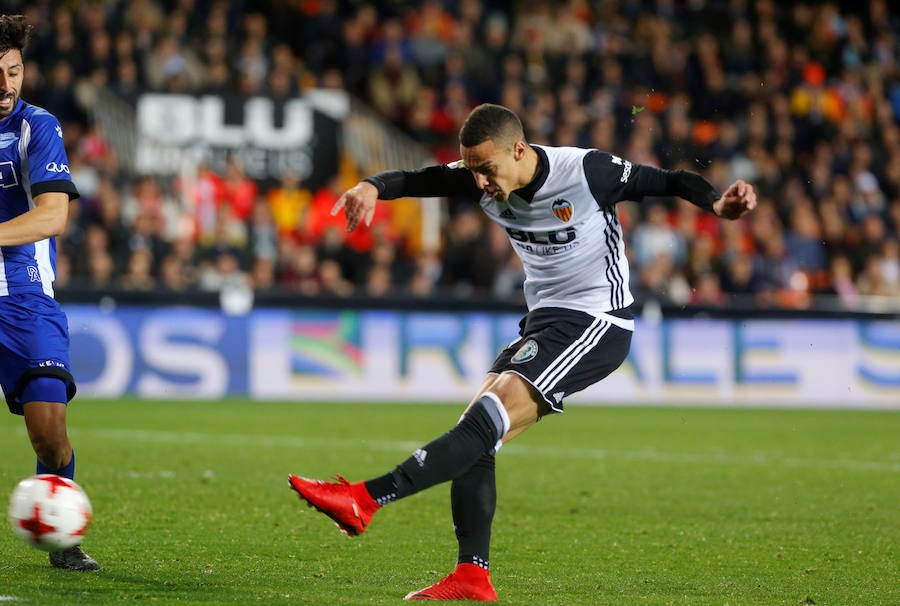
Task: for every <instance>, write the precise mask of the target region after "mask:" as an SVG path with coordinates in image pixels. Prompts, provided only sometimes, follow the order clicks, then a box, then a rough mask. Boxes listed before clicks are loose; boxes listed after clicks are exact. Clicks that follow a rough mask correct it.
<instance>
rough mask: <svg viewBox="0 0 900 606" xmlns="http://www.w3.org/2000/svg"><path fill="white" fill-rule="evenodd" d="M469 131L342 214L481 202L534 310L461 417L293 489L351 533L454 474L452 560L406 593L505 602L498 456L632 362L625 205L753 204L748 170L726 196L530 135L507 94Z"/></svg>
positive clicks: (376, 179) (377, 182) (720, 210)
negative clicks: (375, 459) (446, 153)
mask: <svg viewBox="0 0 900 606" xmlns="http://www.w3.org/2000/svg"><path fill="white" fill-rule="evenodd" d="M459 141H460V152H461V157H462V160H461V161H459V162H456V163H453V164H450V165H441V166H430V167H426V168H424V169H420V170H415V171H387V172H383V173H379V174H376V175H374V176H372V177H369V178H367V179H364V180H363V181H362V182H360V183H358V184H357V185H356V186H354V187H353V188H351V189H350V190H348V191H347V192H345V193H344V194H343V195H342V196H341V198H340V199H339V200H338V201H337V203H336V205H335V207H334V212H335V213H336V212H338V211H339V210H340V209H341V208H343V209H344V212H345V214H346V217H347V229H348V231H350V230H353V229H355V228H356V227H357V226H358V225H359V224H360V223H361V222H365V223H366V224H369V222H370V221H371V220H372V216H373V212H374V208H375V203H376V200H378V199H384V200H390V199H394V198H399V197H405V196H417V197H434V196H451V195H453V196H468V197H469V198H471V199H472V200H473V201H478V202H479V203H480V204H481V208H482V210H483V211H484V212H485V213H486V214H487V215H488V216H489V217H490V218H491V219H492V220H493V221H495V222H496V223H498V224H499V225H500V226H501V227H502V228H503V229H504V230H505V231H506V234H507V236H508V237H509V241H510V243H511V244H512V246H513V248H514V249H515V251H516V252H517V253H518V255H519V257H521V259H522V265H523V266H524V269H525V276H526V280H525V298H526V303H527V306H528V313H527V315H526V316H525V317H524V318H523V319H522V321H521V323H520V337H519V338H518V339H517V340H516V341H514V342H513V343H511V344H510V345H509V346H507V347H506V348H505V349H504V350H503V351H501V352H500V353H499V355H498V356H497V359H496V360H495V361H494V364H493V366H492V367H491V369H490V370H489V371H488V373H487V376H486V377H485V379H484V383H483V384H482V386H481V388H480V389H479V390H478V392H477V393H476V394H475V397H474V398H473V399H472V401H471V403H470V404H469V406H468V408H466V410H465V412H464V413H463V416H462V418H461V419H460V420H459V423H458V424H457V425H456V426H455V427H454V428H453V429H451V430H450V431H448V432H447V433H445V434H444V435H442V436H440V437H438V438H436V439H435V440H433V441H432V442H430V443H428V444H426V445H424V446H422V447H421V448H419V449H418V450H416V451H415V452H414V453H413V454H412V455H411V456H410V457H409V458H408V459H406V460H405V461H403V462H401V463H400V464H399V465H398V466H397V467H396V468H394V469H393V470H391V471H390V472H389V473H387V474H385V475H383V476H381V477H377V478H372V479H370V480H368V481H365V482H355V483H349V482H347V481H346V480H344V479H343V478H342V477H340V476H338V482H323V481H319V480H311V479H307V478H303V477H299V476H295V475H291V476H289V480H290V486H291V488H293V489H294V490H295V491H296V492H297V493H298V494H299V495H300V497H301V498H302V499H304V500H306V501H307V503H308V504H309V505H310V506H312V507H315V508H316V509H317V510H319V511H321V512H322V513H324V514H326V515H327V516H329V517H330V518H331V519H332V520H334V521H335V522H336V523H337V524H338V527H339V528H340V529H341V530H343V531H344V532H346V533H347V534H348V535H358V534H360V533H362V532H363V531H364V530H365V529H366V527H367V526H368V524H369V522H370V520H371V519H372V516H373V515H374V514H375V512H376V511H377V510H378V509H379V508H380V507H383V506H384V505H386V504H388V503H390V502H392V501H394V500H397V499H400V498H403V497H406V496H409V495H411V494H414V493H416V492H419V491H421V490H424V489H426V488H429V487H431V486H434V485H435V484H438V483H441V482H446V481H448V480H449V481H451V482H452V484H451V489H450V507H451V512H452V516H453V523H454V526H455V529H456V537H457V541H458V544H459V550H458V554H457V555H458V557H457V565H456V568H455V570H454V571H453V572H452V573H451V574H449V575H448V576H446V577H444V578H443V579H441V580H440V581H438V582H437V583H435V584H434V585H431V586H430V587H426V588H425V589H421V590H419V591H413V592H410V593H409V594H408V595H407V596H406V599H407V600H475V601H495V600H496V599H497V594H496V592H495V590H494V587H493V585H492V583H491V580H490V574H489V557H490V553H489V549H490V538H491V522H492V519H493V515H494V510H495V508H496V496H497V495H496V484H495V475H494V458H495V454H496V453H497V451H498V450H499V449H500V447H501V446H502V445H503V443H505V442H508V441H509V440H511V439H513V438H514V437H515V436H517V435H519V434H520V433H522V432H523V431H525V430H526V429H528V428H529V427H531V426H532V425H533V424H534V423H535V422H536V421H537V420H538V419H540V418H541V417H543V416H545V415H547V414H550V413H555V412H562V409H563V399H564V398H565V397H566V396H568V395H570V394H572V393H575V392H577V391H580V390H582V389H584V388H586V387H588V386H589V385H591V384H593V383H596V382H597V381H600V380H601V379H603V378H604V377H606V376H607V375H609V374H610V373H611V372H613V371H614V370H615V369H616V368H618V367H619V365H620V364H621V363H622V362H623V361H624V360H625V357H626V356H627V354H628V350H629V347H630V344H631V335H632V331H633V330H634V319H633V316H632V313H631V311H630V309H629V308H630V305H631V303H632V302H633V298H632V295H631V292H630V291H629V288H628V264H627V261H626V258H625V246H624V240H623V234H622V227H621V225H620V224H619V220H618V216H617V214H616V203H617V202H620V201H622V200H634V201H640V200H641V199H642V198H644V197H645V196H679V197H681V198H684V199H686V200H688V201H690V202H692V203H694V204H696V205H697V206H699V207H701V208H703V209H705V210H707V211H709V212H713V213H715V214H716V215H718V216H719V217H723V218H726V219H737V218H739V217H741V216H743V215H744V214H745V213H747V212H749V211H750V210H752V209H753V208H754V207H755V206H756V194H755V192H754V190H753V187H752V186H750V185H749V184H747V183H745V182H743V181H736V182H735V183H733V184H732V185H730V186H729V187H728V189H727V190H726V191H725V192H724V193H723V194H721V195H720V194H719V193H718V192H717V191H716V190H715V188H714V187H713V186H712V185H711V184H710V183H709V182H708V181H706V180H705V179H704V178H703V177H701V176H700V175H698V174H696V173H692V172H689V171H669V170H662V169H658V168H654V167H650V166H642V165H637V164H632V163H631V162H628V161H627V160H625V159H622V158H618V157H616V156H613V155H611V154H608V153H606V152H603V151H600V150H596V149H580V148H574V147H548V146H540V145H530V144H528V143H527V142H526V141H525V135H524V131H523V128H522V124H521V121H520V120H519V118H518V117H517V116H516V115H515V114H514V113H513V112H512V111H510V110H509V109H507V108H505V107H502V106H499V105H492V104H485V105H480V106H478V107H476V108H475V109H474V110H472V112H471V113H470V114H469V116H468V117H467V119H466V121H465V123H464V124H463V126H462V129H461V130H460V135H459Z"/></svg>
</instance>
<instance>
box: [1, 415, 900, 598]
mask: <svg viewBox="0 0 900 606" xmlns="http://www.w3.org/2000/svg"><path fill="white" fill-rule="evenodd" d="M461 408H462V407H461V406H448V405H409V404H405V405H388V404H377V405H376V404H367V405H365V404H322V403H286V402H278V403H269V402H252V401H246V400H237V399H227V400H223V401H217V402H180V401H179V402H156V401H153V402H149V401H143V402H142V401H137V400H131V399H128V400H121V401H89V400H83V399H82V400H76V402H75V403H73V405H72V407H71V410H70V413H69V424H70V431H71V436H72V439H73V442H74V444H75V448H76V451H77V453H78V474H77V477H76V479H77V480H78V481H79V482H80V483H81V484H82V485H83V486H84V487H85V489H86V490H87V491H88V494H89V495H90V497H91V500H92V502H93V506H94V513H95V515H94V522H93V524H92V527H91V529H90V531H89V533H88V537H87V540H86V541H85V544H84V546H85V549H86V551H88V553H90V554H91V555H93V556H94V557H96V558H97V559H98V560H99V561H100V563H101V564H102V566H103V570H102V571H100V572H99V573H81V574H79V573H71V572H64V571H59V570H55V569H52V568H50V567H49V564H48V562H47V560H46V556H45V555H44V554H43V553H40V552H38V551H36V550H33V549H31V548H29V547H27V546H26V545H25V544H24V543H22V542H21V541H20V540H19V539H18V538H17V537H16V536H15V535H14V534H13V533H12V531H11V530H9V529H8V528H7V529H6V530H5V531H3V532H0V600H3V601H10V602H11V603H13V604H19V603H20V604H112V603H122V602H131V603H144V602H145V601H146V602H151V603H161V604H163V603H179V604H225V603H234V604H249V603H254V602H265V603H285V604H287V603H290V604H328V605H330V604H398V603H400V601H401V598H402V597H403V595H405V594H406V593H407V592H408V591H410V590H412V589H418V588H420V587H424V586H426V585H429V584H431V583H432V582H434V581H436V580H438V579H439V578H440V577H442V576H443V575H444V574H446V573H447V572H449V571H450V570H451V568H452V566H453V564H454V563H455V556H456V551H455V540H454V537H453V529H452V524H451V522H450V513H449V497H448V493H449V486H448V485H443V486H438V487H435V488H433V489H431V490H430V491H426V492H424V493H422V494H419V495H415V496H413V497H411V498H409V499H406V500H403V501H400V502H397V503H394V504H392V505H389V506H388V507H386V508H385V509H383V510H382V511H381V512H379V514H378V515H377V516H376V518H375V520H374V522H373V523H372V525H371V526H370V528H369V530H368V531H367V532H366V533H365V534H364V535H362V536H361V537H357V538H354V539H350V538H347V537H345V536H344V535H342V534H340V533H339V532H338V531H337V529H336V528H335V527H334V525H333V524H332V523H331V521H330V520H328V519H327V518H326V517H325V516H322V515H321V514H318V513H315V512H314V511H313V510H311V509H308V508H307V507H306V506H305V505H301V503H300V501H299V500H298V499H297V498H296V496H295V495H294V493H293V492H291V491H290V490H289V489H288V486H287V474H288V473H292V472H293V473H299V474H302V475H307V476H313V477H321V478H327V477H329V476H333V474H335V473H341V474H343V475H345V476H346V477H347V478H348V479H349V480H351V481H352V480H361V479H366V478H368V477H370V476H373V475H376V474H381V473H384V472H385V471H387V470H389V469H390V468H391V467H392V466H393V465H395V464H396V463H397V462H399V461H400V460H402V459H403V458H405V457H406V456H408V454H409V453H410V452H411V451H412V450H414V449H415V448H416V447H417V446H419V445H421V444H423V443H425V442H427V441H428V440H429V439H431V438H432V437H434V436H436V435H438V434H439V433H441V432H443V431H445V430H446V429H448V428H449V427H450V426H452V425H453V424H454V423H455V422H456V420H457V418H458V415H459V413H460V411H461ZM32 471H33V455H32V453H31V449H30V447H29V446H28V443H27V438H26V435H25V430H24V424H23V423H22V421H21V419H20V418H18V417H14V416H12V415H9V414H4V415H2V416H0V480H2V487H3V489H4V490H5V491H6V493H7V494H8V493H9V491H11V490H12V488H13V486H14V485H15V484H16V482H17V481H18V480H20V479H22V478H23V477H25V476H27V475H30V473H32ZM497 473H498V486H499V493H500V497H499V507H498V511H497V516H496V519H495V525H494V540H493V552H492V554H491V556H492V557H491V560H492V576H493V579H494V584H495V586H496V588H497V591H498V593H499V595H500V601H501V603H505V604H536V605H551V604H559V605H566V606H569V605H573V604H590V605H602V604H615V605H619V604H624V605H635V604H648V605H649V604H677V605H695V604H700V605H705V604H715V605H725V604H728V605H742V604H766V605H768V604H788V605H797V604H818V605H827V604H833V605H855V604H865V605H876V604H894V605H896V604H900V569H898V560H897V556H898V553H897V551H898V545H900V414H898V413H897V412H874V411H870V412H866V411H822V410H773V409H711V408H677V409H676V408H651V407H609V408H606V407H604V408H595V407H586V406H574V405H572V406H570V407H569V410H568V412H566V413H565V414H564V415H561V416H555V417H551V418H548V419H545V420H544V421H542V422H541V423H539V424H538V425H537V426H536V427H534V428H532V429H531V430H529V431H528V432H526V433H525V434H524V435H522V436H521V437H519V438H517V439H516V440H515V441H513V442H511V443H510V444H508V445H506V446H505V447H504V448H503V450H501V451H500V453H499V455H498V461H497Z"/></svg>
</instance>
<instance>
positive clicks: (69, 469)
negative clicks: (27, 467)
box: [35, 450, 75, 480]
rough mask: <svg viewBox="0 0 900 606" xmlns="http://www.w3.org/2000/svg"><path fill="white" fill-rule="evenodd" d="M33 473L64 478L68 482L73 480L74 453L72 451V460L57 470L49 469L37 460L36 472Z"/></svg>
mask: <svg viewBox="0 0 900 606" xmlns="http://www.w3.org/2000/svg"><path fill="white" fill-rule="evenodd" d="M35 473H52V474H56V475H58V476H62V477H64V478H69V479H70V480H74V479H75V451H74V450H73V451H72V458H71V459H69V462H68V463H66V464H65V465H64V466H62V467H60V468H59V469H50V468H49V467H47V466H46V465H44V464H43V463H41V460H40V459H38V462H37V466H36V471H35Z"/></svg>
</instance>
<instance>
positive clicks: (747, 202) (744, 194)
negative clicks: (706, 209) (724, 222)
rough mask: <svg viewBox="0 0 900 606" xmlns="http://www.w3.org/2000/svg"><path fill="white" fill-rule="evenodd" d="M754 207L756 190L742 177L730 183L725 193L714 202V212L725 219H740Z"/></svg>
mask: <svg viewBox="0 0 900 606" xmlns="http://www.w3.org/2000/svg"><path fill="white" fill-rule="evenodd" d="M754 208H756V191H755V190H754V189H753V186H752V185H750V184H749V183H747V182H745V181H744V180H742V179H738V180H737V181H735V182H734V183H732V184H731V185H729V186H728V189H726V190H725V193H723V194H722V196H721V197H720V198H719V199H718V200H716V201H715V202H713V212H715V213H716V214H717V215H718V216H720V217H722V218H723V219H740V218H741V217H743V216H744V215H746V214H747V213H748V212H750V211H751V210H753V209H754Z"/></svg>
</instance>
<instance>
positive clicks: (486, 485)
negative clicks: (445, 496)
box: [450, 454, 497, 570]
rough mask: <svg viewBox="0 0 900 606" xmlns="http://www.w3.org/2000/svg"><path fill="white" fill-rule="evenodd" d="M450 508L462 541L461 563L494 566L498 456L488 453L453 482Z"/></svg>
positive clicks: (460, 550)
mask: <svg viewBox="0 0 900 606" xmlns="http://www.w3.org/2000/svg"><path fill="white" fill-rule="evenodd" d="M450 508H451V509H452V510H453V527H454V529H455V530H456V540H457V542H458V543H459V557H458V558H457V560H456V561H457V563H459V564H476V565H478V566H481V567H482V568H484V569H485V570H489V569H490V556H491V523H492V522H493V520H494V511H495V510H496V509H497V482H496V477H495V475H494V455H493V454H486V455H484V456H483V457H481V458H480V459H478V461H477V462H476V463H475V464H474V465H472V467H470V468H469V470H468V471H467V472H466V473H464V474H462V475H461V476H459V477H458V478H456V479H455V480H453V483H452V484H450Z"/></svg>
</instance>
